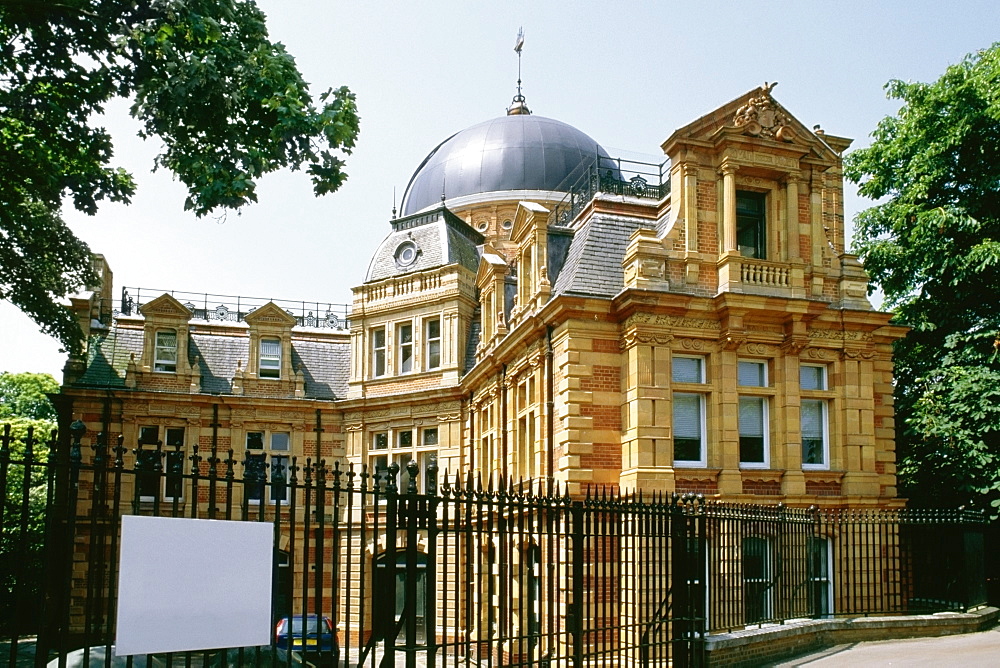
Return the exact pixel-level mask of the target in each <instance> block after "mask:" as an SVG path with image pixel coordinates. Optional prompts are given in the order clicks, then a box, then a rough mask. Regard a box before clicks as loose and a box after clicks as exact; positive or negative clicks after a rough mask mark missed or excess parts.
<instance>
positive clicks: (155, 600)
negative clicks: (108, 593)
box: [115, 515, 274, 656]
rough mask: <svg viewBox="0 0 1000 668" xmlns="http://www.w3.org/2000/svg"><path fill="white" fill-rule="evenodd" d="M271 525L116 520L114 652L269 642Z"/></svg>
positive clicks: (129, 517) (130, 517) (136, 518)
mask: <svg viewBox="0 0 1000 668" xmlns="http://www.w3.org/2000/svg"><path fill="white" fill-rule="evenodd" d="M273 559H274V527H273V526H272V525H271V524H268V523H266V522H226V521H223V520H194V519H182V518H176V517H139V516H135V515H126V516H124V517H122V539H121V560H120V565H119V576H118V625H117V638H116V641H115V645H116V647H115V653H116V654H118V656H126V655H129V654H153V653H160V652H182V651H186V650H203V649H216V648H221V647H249V646H255V645H267V644H269V643H270V642H271V568H272V561H273Z"/></svg>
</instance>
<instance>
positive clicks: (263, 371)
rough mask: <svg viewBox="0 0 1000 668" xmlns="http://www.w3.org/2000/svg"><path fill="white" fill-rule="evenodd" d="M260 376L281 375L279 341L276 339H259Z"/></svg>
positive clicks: (277, 376) (276, 376) (271, 376)
mask: <svg viewBox="0 0 1000 668" xmlns="http://www.w3.org/2000/svg"><path fill="white" fill-rule="evenodd" d="M258 375H259V376H260V377H261V378H280V377H281V341H280V340H278V339H261V340H260V370H259V374H258Z"/></svg>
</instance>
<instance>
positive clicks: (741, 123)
mask: <svg viewBox="0 0 1000 668" xmlns="http://www.w3.org/2000/svg"><path fill="white" fill-rule="evenodd" d="M777 85H778V82H777V81H775V82H774V83H771V84H769V83H767V82H766V81H765V82H764V85H763V86H761V87H760V88H758V89H757V93H756V95H754V96H753V97H751V98H750V100H749V101H747V103H746V104H744V105H743V106H742V107H740V108H739V109H738V110H737V111H736V116H735V117H733V123H734V124H735V125H736V127H739V128H743V131H744V132H745V133H746V134H748V135H751V136H753V137H768V138H771V139H777V140H779V141H785V142H790V141H794V139H795V131H794V130H793V129H792V127H791V119H789V118H788V116H786V115H785V114H784V112H782V111H781V110H780V109H779V108H778V106H777V104H776V103H775V102H774V99H773V98H772V97H771V90H772V89H773V88H774V87H775V86H777Z"/></svg>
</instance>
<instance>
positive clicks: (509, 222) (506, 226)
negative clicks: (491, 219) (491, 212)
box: [500, 218, 514, 230]
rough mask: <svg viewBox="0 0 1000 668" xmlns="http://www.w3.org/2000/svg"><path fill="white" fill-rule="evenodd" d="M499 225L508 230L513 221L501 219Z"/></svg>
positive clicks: (512, 225)
mask: <svg viewBox="0 0 1000 668" xmlns="http://www.w3.org/2000/svg"><path fill="white" fill-rule="evenodd" d="M500 227H502V228H503V229H505V230H509V229H510V228H512V227H514V221H513V220H510V219H509V218H508V219H507V220H505V221H503V222H502V223H501V224H500Z"/></svg>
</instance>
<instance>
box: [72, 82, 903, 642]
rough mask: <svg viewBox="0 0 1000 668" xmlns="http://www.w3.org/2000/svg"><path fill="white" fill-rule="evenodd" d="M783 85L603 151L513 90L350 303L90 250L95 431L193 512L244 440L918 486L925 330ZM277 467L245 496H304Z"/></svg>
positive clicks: (639, 471) (489, 463)
mask: <svg viewBox="0 0 1000 668" xmlns="http://www.w3.org/2000/svg"><path fill="white" fill-rule="evenodd" d="M772 88H773V85H770V86H769V85H766V84H765V86H763V87H761V88H758V89H755V90H752V91H749V92H747V93H745V94H744V95H742V96H740V97H738V98H736V99H735V100H732V101H731V102H729V103H727V104H725V105H723V106H722V107H720V108H719V109H717V110H715V111H713V112H712V113H710V114H708V115H706V116H703V117H701V118H699V119H697V120H695V121H693V122H692V123H690V124H688V125H686V126H684V127H682V128H680V129H677V130H676V131H674V132H673V133H672V134H670V136H669V137H667V138H666V140H665V141H664V142H663V144H662V149H663V152H664V155H665V161H664V162H663V163H661V164H642V163H637V162H629V161H626V160H620V159H617V158H615V157H613V156H610V155H609V154H608V153H607V152H606V151H604V150H603V149H602V148H601V147H600V146H599V145H598V144H597V143H596V142H595V141H594V140H593V139H591V138H590V137H588V136H587V135H586V134H584V133H583V132H581V131H579V130H577V129H575V128H573V127H571V126H569V125H566V124H564V123H561V122H559V121H556V120H552V119H548V118H544V117H541V116H537V115H534V114H531V113H530V112H529V110H528V108H527V106H526V103H525V101H524V99H523V98H521V97H520V96H518V97H516V98H515V100H514V103H513V104H512V105H511V107H510V109H509V113H508V115H506V116H503V117H500V118H496V119H493V120H490V121H487V122H485V123H481V124H479V125H475V126H473V127H470V128H468V129H466V130H463V131H461V132H458V133H457V134H455V135H453V136H452V137H450V138H448V139H446V140H445V141H444V142H442V143H441V144H440V145H438V146H437V147H436V148H435V149H434V150H433V151H431V152H430V154H429V155H428V156H427V158H426V159H425V160H424V161H423V163H421V165H419V167H418V168H417V170H416V171H415V173H414V175H413V177H412V179H411V180H410V183H409V185H408V186H407V189H406V194H405V196H404V199H403V203H402V208H401V211H400V215H399V216H398V217H395V216H394V217H393V219H392V220H391V221H390V229H389V231H388V234H387V236H386V237H385V239H384V240H383V242H382V243H381V244H380V245H379V247H378V248H377V249H375V250H374V252H373V255H372V260H371V263H370V266H369V269H368V273H367V275H366V276H365V277H364V278H363V280H362V281H361V282H360V284H359V285H358V287H356V288H354V290H353V299H352V303H351V304H350V306H349V307H342V308H340V307H337V306H334V305H333V304H332V303H331V304H311V305H310V304H298V303H291V302H289V303H276V302H267V303H263V302H260V303H258V302H254V301H253V300H241V301H240V302H238V303H232V302H231V301H229V302H223V301H221V300H216V301H213V298H212V297H211V296H205V295H199V296H197V297H196V296H194V295H191V294H185V293H173V294H158V295H147V294H145V293H143V292H142V291H141V290H139V289H136V288H129V289H127V290H124V291H123V292H122V299H121V302H120V304H119V308H118V309H116V310H115V312H114V313H113V312H112V307H111V306H112V296H113V292H112V290H113V289H114V288H113V286H112V284H111V273H110V270H108V269H107V263H106V262H104V261H103V259H102V258H98V262H99V265H100V268H101V271H102V274H103V276H104V277H105V280H104V282H103V283H102V286H101V288H100V289H99V290H97V291H95V292H93V293H92V295H90V296H89V297H88V298H86V299H80V300H78V301H76V302H75V303H74V308H75V309H76V310H77V312H78V314H79V316H80V322H81V323H82V324H83V325H84V328H85V330H86V331H87V333H88V348H87V352H86V355H85V357H82V358H79V359H71V360H69V362H68V363H67V366H66V371H65V379H64V385H63V390H62V393H63V402H62V403H63V409H64V413H65V415H66V416H69V415H70V414H71V415H72V418H73V419H81V420H83V422H84V423H85V424H86V426H87V428H88V436H87V437H86V439H85V440H88V442H90V443H93V442H94V439H96V438H98V437H97V436H96V434H98V433H100V434H103V436H102V438H104V439H105V442H106V443H113V442H114V438H115V437H118V436H120V437H121V438H122V442H123V443H124V444H125V445H126V447H128V448H133V447H135V451H134V452H126V453H124V454H123V457H124V458H125V460H126V462H127V465H135V466H136V467H137V468H138V469H140V470H145V471H148V472H149V475H145V476H144V475H143V474H140V475H138V476H137V477H136V485H137V488H136V489H134V490H131V492H130V493H131V494H132V497H133V498H134V499H136V500H137V503H138V504H140V506H141V504H142V503H147V504H148V503H157V504H162V503H167V504H173V506H174V508H175V510H176V509H179V510H180V512H181V513H183V514H186V515H188V516H192V517H193V516H195V515H196V514H197V513H196V512H192V510H191V506H192V504H197V503H201V504H203V503H205V498H203V497H202V496H200V495H199V496H198V499H196V500H192V499H188V498H185V496H184V492H183V489H184V483H183V476H185V475H192V474H193V475H195V476H205V475H221V471H222V470H226V471H228V472H230V473H231V472H232V471H233V469H234V467H235V468H236V469H237V472H239V466H240V465H242V466H243V467H244V469H243V473H244V475H250V474H252V475H254V476H259V477H260V479H264V478H266V477H270V480H271V481H272V482H274V481H278V482H280V481H282V480H286V479H288V477H289V475H290V473H289V472H290V470H293V469H294V466H293V464H294V462H296V461H298V462H300V463H301V462H302V461H303V460H309V461H312V462H316V461H318V460H324V461H326V462H328V463H337V464H339V465H341V466H343V467H344V468H345V469H346V468H347V467H348V466H349V465H350V466H354V467H355V468H356V470H358V471H360V470H362V468H363V470H365V471H368V472H370V473H371V475H373V476H374V478H373V479H374V481H375V483H376V484H381V482H384V480H385V472H386V471H387V470H389V467H390V466H392V465H393V464H398V465H399V466H400V468H401V470H402V473H401V479H400V481H399V485H400V486H401V487H402V488H403V489H406V488H407V487H409V486H410V484H411V482H412V484H413V485H414V486H415V487H416V489H417V491H422V490H424V489H426V488H425V485H426V481H427V480H428V475H427V473H428V470H429V469H431V465H432V464H435V463H436V465H437V467H438V469H439V470H441V471H442V472H448V474H449V475H461V476H462V477H463V478H466V477H467V476H470V475H471V476H472V478H473V479H479V480H482V481H484V484H486V485H489V484H494V485H500V484H501V483H502V484H503V485H505V486H506V487H508V488H527V487H530V488H532V489H552V486H553V485H558V486H559V489H561V490H565V492H567V493H568V494H569V495H570V496H579V495H582V494H584V493H586V492H587V491H588V490H589V489H593V488H594V487H595V486H600V487H604V488H611V489H616V490H622V491H624V492H634V491H641V492H643V493H653V492H656V493H671V492H679V493H687V492H694V493H697V494H703V495H705V496H707V497H709V498H718V499H722V500H726V501H732V502H750V501H765V502H770V503H776V502H779V501H780V502H783V503H785V504H787V505H790V506H800V507H808V506H818V507H820V508H825V509H843V508H851V509H893V508H899V507H901V506H902V505H903V504H902V501H901V500H900V499H898V498H897V496H896V482H895V481H896V476H895V454H894V424H893V407H892V355H891V351H892V344H893V342H894V341H895V340H897V339H898V338H900V337H901V336H903V334H904V333H905V330H904V329H903V328H901V327H898V326H894V325H892V324H890V322H889V318H890V316H889V314H886V313H882V312H878V311H875V310H873V309H872V307H871V305H870V303H869V302H868V300H867V287H868V282H867V275H866V274H865V272H864V270H863V268H862V267H861V265H860V263H859V262H858V260H857V258H856V257H855V256H853V255H851V254H849V253H847V252H846V251H845V247H844V213H843V176H842V171H841V155H842V153H843V152H844V150H845V149H847V148H848V146H849V145H850V140H849V139H845V138H842V137H837V136H834V135H830V134H826V133H825V132H823V131H822V130H821V129H819V128H818V126H817V127H816V128H814V129H813V130H810V129H808V128H807V127H806V126H804V125H803V124H802V123H800V122H799V121H798V120H796V119H795V118H794V117H793V116H792V115H791V113H790V112H788V111H787V110H785V109H784V108H783V107H782V106H781V105H780V104H779V103H778V102H777V101H776V100H775V99H774V98H773V97H772ZM116 301H117V300H116ZM156 442H160V443H162V445H163V446H164V447H162V450H161V446H157V447H155V449H154V448H153V447H152V445H151V444H153V443H156ZM144 446H145V447H144ZM161 452H162V461H161V457H160V456H158V453H161ZM192 453H193V454H194V455H195V456H192ZM411 461H412V462H415V463H416V469H415V470H414V468H413V467H412V466H411V467H409V472H407V465H408V464H409V463H410V462H411ZM161 471H163V472H165V474H164V475H161V474H160V473H161ZM413 472H415V473H416V476H415V479H414V480H412V481H411V480H410V477H411V476H412V475H413ZM293 474H294V471H293ZM196 482H197V481H196ZM255 489H256V491H255ZM263 490H264V488H263V487H261V488H259V489H257V488H253V487H247V491H246V494H245V495H244V497H245V498H243V499H242V500H243V501H244V502H253V503H257V504H261V505H263V504H264V502H265V501H269V502H272V503H274V504H275V505H276V506H278V507H280V504H281V503H282V502H285V501H286V500H287V499H286V497H285V496H284V495H285V494H286V493H287V491H286V488H285V487H283V486H282V485H280V484H279V485H272V486H270V487H269V491H263ZM240 493H241V492H240V491H239V490H237V494H240ZM268 494H269V495H270V496H271V498H270V499H264V498H263V497H264V496H265V495H268ZM140 506H137V507H140ZM194 510H195V511H196V510H197V508H195V509H194ZM279 547H280V546H279ZM361 547H362V548H364V547H365V546H361ZM281 549H284V548H281ZM366 549H368V550H369V551H371V552H372V554H371V558H372V559H377V558H378V546H377V544H375V546H374V547H372V546H368V547H367V548H366ZM297 563H298V562H297ZM299 568H300V570H304V568H305V567H304V566H302V565H301V564H299ZM305 577H306V576H305V575H303V578H305ZM368 596H369V597H370V596H371V593H370V592H369V594H368ZM757 618H760V617H759V616H758V617H757ZM360 623H362V624H364V623H365V622H360ZM359 636H360V637H363V636H364V633H363V632H359Z"/></svg>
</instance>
